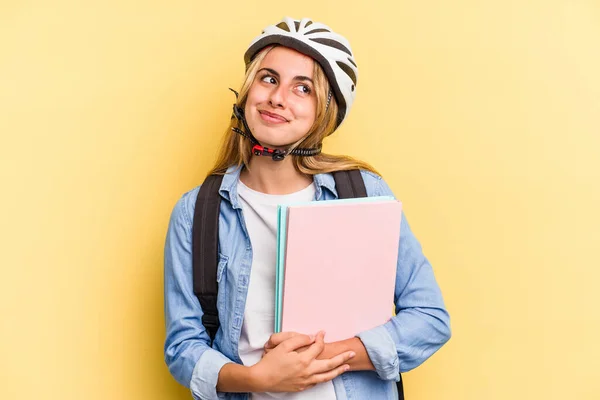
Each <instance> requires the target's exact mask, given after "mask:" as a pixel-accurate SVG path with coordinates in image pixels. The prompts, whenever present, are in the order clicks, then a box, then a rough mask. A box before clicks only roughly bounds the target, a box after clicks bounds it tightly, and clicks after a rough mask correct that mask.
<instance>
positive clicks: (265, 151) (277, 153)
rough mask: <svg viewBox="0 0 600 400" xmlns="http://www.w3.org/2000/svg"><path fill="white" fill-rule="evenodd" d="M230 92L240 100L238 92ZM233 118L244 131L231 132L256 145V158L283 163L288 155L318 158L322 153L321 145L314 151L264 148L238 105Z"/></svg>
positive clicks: (235, 128) (233, 129)
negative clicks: (267, 158)
mask: <svg viewBox="0 0 600 400" xmlns="http://www.w3.org/2000/svg"><path fill="white" fill-rule="evenodd" d="M229 90H231V91H232V92H233V93H235V97H236V98H238V96H239V94H238V92H236V91H235V90H233V89H231V88H229ZM232 117H235V118H236V119H237V120H238V121H241V122H242V125H243V126H244V130H241V129H239V128H237V127H233V128H231V130H232V131H234V132H235V133H238V134H240V135H242V136H243V137H245V138H246V139H248V140H250V141H251V142H252V144H253V145H254V147H252V153H253V154H254V155H255V156H269V157H271V158H272V159H273V161H282V160H283V159H284V158H285V157H286V156H287V155H290V154H291V155H294V156H301V157H311V156H316V155H317V154H319V153H321V149H322V146H321V145H319V146H318V147H315V148H312V149H293V150H291V151H288V150H280V149H270V148H268V147H263V146H261V145H260V143H259V142H258V140H256V138H255V137H254V135H253V134H252V131H251V130H250V127H249V126H248V123H247V122H246V116H245V115H244V110H243V109H242V108H241V107H240V106H238V105H237V104H234V105H233V116H232Z"/></svg>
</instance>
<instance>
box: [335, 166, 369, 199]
mask: <svg viewBox="0 0 600 400" xmlns="http://www.w3.org/2000/svg"><path fill="white" fill-rule="evenodd" d="M333 179H335V190H337V193H338V198H340V199H352V198H355V197H367V189H366V188H365V183H364V181H363V179H362V176H361V174H360V171H359V170H358V169H351V170H348V171H335V172H334V173H333Z"/></svg>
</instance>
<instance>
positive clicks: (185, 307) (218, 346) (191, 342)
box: [164, 167, 450, 400]
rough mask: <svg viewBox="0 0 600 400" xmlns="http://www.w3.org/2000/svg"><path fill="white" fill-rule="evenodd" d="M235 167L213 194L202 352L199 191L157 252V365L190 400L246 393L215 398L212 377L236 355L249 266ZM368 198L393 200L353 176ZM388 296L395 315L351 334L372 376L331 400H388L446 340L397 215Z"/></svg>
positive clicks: (428, 274) (319, 188)
mask: <svg viewBox="0 0 600 400" xmlns="http://www.w3.org/2000/svg"><path fill="white" fill-rule="evenodd" d="M240 172H241V168H240V167H230V168H229V169H228V170H227V173H226V174H225V176H224V178H223V182H222V184H221V187H220V190H219V193H220V195H221V197H222V199H221V207H220V215H219V262H218V266H217V281H218V285H219V294H218V297H217V308H218V311H219V318H220V322H221V326H220V328H219V330H218V331H217V334H216V337H215V340H214V343H213V345H212V347H211V346H210V339H209V336H208V333H207V331H206V330H205V329H204V327H203V325H202V314H203V313H202V308H201V307H200V303H199V302H198V299H197V298H196V296H195V295H194V291H193V284H192V221H193V215H194V207H195V203H196V197H197V194H198V191H199V187H196V188H195V189H193V190H191V191H189V192H187V193H185V194H184V195H183V196H182V197H181V199H179V201H178V202H177V204H176V205H175V207H174V209H173V212H172V214H171V219H170V223H169V228H168V232H167V238H166V245H165V270H164V273H165V276H164V279H165V281H164V285H165V286H164V290H165V293H164V295H165V318H166V340H165V346H164V352H165V361H166V363H167V365H168V367H169V370H170V372H171V374H172V375H173V376H174V377H175V379H176V380H177V381H178V382H179V383H181V384H182V385H184V386H186V387H188V388H190V389H191V392H192V395H193V397H194V398H195V399H203V400H204V399H230V400H243V399H248V394H247V393H223V392H217V391H216V385H217V380H218V376H219V371H220V369H221V367H223V365H225V364H226V363H230V362H235V363H238V364H242V361H241V359H240V357H239V353H238V344H239V339H240V331H241V328H242V322H243V320H244V310H245V304H246V295H247V293H248V283H249V279H250V268H251V264H252V246H251V244H250V237H249V236H248V231H247V229H246V225H245V222H244V217H243V215H242V207H241V204H240V200H239V198H238V194H237V182H238V179H239V175H240ZM361 174H362V177H363V180H364V182H365V186H366V189H367V194H368V195H369V196H393V194H392V191H391V190H390V188H389V187H388V185H387V184H386V183H385V181H384V180H383V179H382V178H381V177H380V176H378V175H375V174H373V173H370V172H367V171H361ZM314 184H315V188H316V194H315V200H316V201H320V200H332V199H336V198H337V192H336V189H335V181H334V179H333V176H332V175H331V174H317V175H315V176H314ZM399 246H400V247H399V253H398V267H397V273H396V285H395V291H394V303H395V309H396V315H395V316H393V317H392V318H391V319H390V320H389V321H388V322H387V323H385V324H383V325H381V326H377V327H375V328H373V329H370V330H367V331H364V332H361V333H359V334H358V335H357V337H359V338H360V340H361V341H362V343H363V345H364V346H365V348H366V350H367V354H368V355H369V358H370V359H371V362H372V363H373V365H374V366H375V369H376V370H375V371H350V372H346V373H344V374H342V375H340V376H338V377H337V378H335V379H334V380H333V384H334V388H335V393H336V397H337V398H338V399H344V400H345V399H348V400H352V399H359V400H362V399H369V398H371V399H378V400H385V399H390V400H391V399H396V398H397V394H396V383H395V382H396V381H397V380H399V373H400V372H406V371H409V370H411V369H413V368H415V367H417V366H419V365H420V364H421V363H423V362H424V361H425V360H426V359H427V358H429V357H430V356H431V355H432V354H433V353H435V352H436V351H437V350H438V349H439V348H440V347H441V346H442V345H443V344H444V343H446V342H447V341H448V339H449V338H450V318H449V315H448V313H447V311H446V309H445V306H444V301H443V299H442V294H441V292H440V289H439V287H438V285H437V282H436V280H435V277H434V274H433V270H432V268H431V265H430V264H429V261H428V260H427V258H426V257H425V256H424V255H423V253H422V251H421V245H420V244H419V242H418V241H417V239H416V238H415V236H414V235H413V234H412V232H411V230H410V227H409V225H408V222H407V220H406V216H405V215H404V213H403V214H402V222H401V226H400V244H399Z"/></svg>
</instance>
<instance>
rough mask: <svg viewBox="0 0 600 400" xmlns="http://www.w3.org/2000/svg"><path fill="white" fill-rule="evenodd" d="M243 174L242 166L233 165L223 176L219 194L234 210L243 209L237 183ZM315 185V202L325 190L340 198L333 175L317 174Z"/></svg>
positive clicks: (314, 178)
mask: <svg viewBox="0 0 600 400" xmlns="http://www.w3.org/2000/svg"><path fill="white" fill-rule="evenodd" d="M241 172H242V166H241V165H232V166H230V167H229V168H227V172H225V175H224V176H223V182H221V187H220V188H219V194H220V195H221V197H223V198H224V199H225V200H227V201H229V202H230V203H231V206H232V207H233V208H241V207H242V206H241V205H240V201H239V197H238V195H237V183H238V179H239V178H240V173H241ZM313 180H314V183H315V189H316V194H315V200H320V199H321V198H322V197H323V188H326V189H327V190H329V191H330V192H331V193H332V194H333V197H334V198H336V199H337V198H338V194H337V190H335V180H334V179H333V175H331V174H316V175H314V176H313Z"/></svg>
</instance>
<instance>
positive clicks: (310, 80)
mask: <svg viewBox="0 0 600 400" xmlns="http://www.w3.org/2000/svg"><path fill="white" fill-rule="evenodd" d="M260 71H267V72H269V73H270V74H271V75H273V76H275V78H277V79H281V76H280V75H279V72H277V71H275V70H274V69H271V68H261V69H259V70H258V72H260ZM293 80H294V81H308V82H310V83H312V84H313V85H314V84H315V83H314V82H313V80H312V79H310V78H309V77H308V76H304V75H297V76H295V77H294V79H293Z"/></svg>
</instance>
